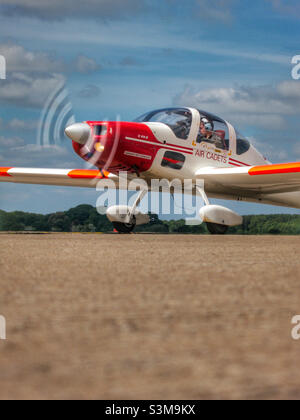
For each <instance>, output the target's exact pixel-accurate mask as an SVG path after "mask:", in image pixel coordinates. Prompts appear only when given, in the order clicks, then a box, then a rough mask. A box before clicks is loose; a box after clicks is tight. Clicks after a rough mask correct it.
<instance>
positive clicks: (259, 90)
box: [174, 81, 300, 129]
mask: <svg viewBox="0 0 300 420" xmlns="http://www.w3.org/2000/svg"><path fill="white" fill-rule="evenodd" d="M174 103H175V104H176V105H185V106H194V107H196V108H200V109H204V110H207V111H210V112H212V113H215V114H219V115H223V116H224V117H225V118H226V117H227V118H228V117H230V116H231V118H232V115H234V117H235V119H236V120H239V121H240V122H242V123H243V124H244V123H246V122H247V121H248V122H249V124H248V125H251V123H255V124H254V125H259V126H261V127H264V128H273V129H274V128H276V129H278V128H282V127H283V126H284V121H285V120H284V117H285V116H291V115H298V114H299V109H300V83H298V82H294V81H287V82H282V83H279V84H277V85H275V86H271V85H269V86H255V87H252V86H240V87H233V88H216V89H207V90H201V91H198V90H197V89H195V88H192V87H191V86H186V87H185V89H184V91H183V92H182V93H180V94H179V95H177V96H176V97H175V98H174Z"/></svg>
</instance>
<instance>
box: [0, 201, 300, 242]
mask: <svg viewBox="0 0 300 420" xmlns="http://www.w3.org/2000/svg"><path fill="white" fill-rule="evenodd" d="M150 220H151V221H150V223H149V224H148V225H144V226H138V227H137V228H136V231H137V232H153V233H166V234H167V233H182V234H208V231H207V228H206V225H205V224H201V225H198V226H187V225H186V224H185V221H184V220H170V221H166V220H160V219H159V217H158V216H157V215H155V214H150ZM112 229H113V228H112V224H111V223H110V222H109V220H108V219H107V217H106V216H103V215H99V214H98V212H97V210H96V208H94V207H93V206H90V205H85V204H83V205H80V206H77V207H75V208H72V209H70V210H68V211H64V212H57V213H51V214H47V215H41V214H33V213H25V212H20V211H16V212H10V213H8V212H5V211H2V210H0V231H13V232H15V231H17V232H20V231H36V232H103V233H107V232H111V231H112ZM229 233H231V234H239V235H266V234H267V235H299V234H300V215H291V214H271V215H255V216H244V221H243V224H242V225H241V226H237V227H234V228H230V230H229Z"/></svg>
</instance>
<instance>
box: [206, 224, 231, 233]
mask: <svg viewBox="0 0 300 420" xmlns="http://www.w3.org/2000/svg"><path fill="white" fill-rule="evenodd" d="M206 226H207V229H208V231H209V232H210V233H211V234H212V235H225V234H226V233H227V232H228V229H229V226H225V225H218V224H217V223H206Z"/></svg>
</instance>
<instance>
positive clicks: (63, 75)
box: [0, 0, 300, 214]
mask: <svg viewBox="0 0 300 420" xmlns="http://www.w3.org/2000/svg"><path fill="white" fill-rule="evenodd" d="M299 23H300V4H299V1H298V0H252V1H251V2H247V3H246V2H245V1H242V0H186V1H185V2H182V1H179V0H151V1H150V0H86V1H84V2H82V1H78V0H72V1H71V0H51V1H48V0H47V1H45V0H0V56H2V57H4V58H5V60H6V79H5V80H0V166H21V167H45V168H70V169H72V168H83V167H85V163H84V162H83V161H82V160H80V158H79V157H77V156H76V155H75V154H74V152H73V150H72V148H71V144H70V141H69V140H68V139H66V138H65V137H64V135H63V128H64V126H65V125H66V124H67V123H69V122H72V121H85V120H105V119H108V120H115V119H117V118H120V119H121V120H127V121H131V120H133V119H134V118H136V117H137V116H139V115H141V114H143V113H145V112H147V111H149V110H152V109H158V108H163V107H169V106H192V107H194V106H195V107H199V108H200V109H204V110H207V111H209V112H212V113H213V114H217V115H219V116H220V117H223V118H225V119H227V120H229V121H230V122H231V123H233V125H234V126H236V127H237V128H238V129H239V131H241V132H242V133H243V134H244V135H245V136H247V137H248V138H249V139H250V140H251V141H252V142H253V143H254V145H255V146H256V147H257V148H258V149H259V150H260V151H261V152H262V153H263V154H264V155H266V157H267V158H268V159H269V160H270V161H272V162H274V163H277V162H288V161H298V160H299V159H300V140H299V139H300V136H299V131H300V130H299V128H300V127H299V124H300V122H299V114H300V80H293V78H292V70H293V68H294V67H295V64H292V58H293V57H294V56H297V55H300V47H299V38H300V25H299ZM0 70H1V69H0ZM299 73H300V71H299ZM51 100H52V102H51ZM50 105H51V106H50ZM98 195H99V193H97V192H96V191H94V190H85V189H79V188H62V187H45V186H26V185H25V186H24V185H14V184H4V183H1V184H0V209H3V210H6V211H14V210H22V211H32V212H37V213H49V212H54V211H62V210H66V209H69V208H70V207H73V206H76V205H78V204H83V203H87V204H92V205H95V204H96V200H97V198H98ZM215 202H218V201H215ZM221 204H224V203H221ZM228 206H229V207H230V208H232V209H233V210H236V211H238V212H240V213H241V214H254V213H256V214H261V213H282V212H289V213H297V214H299V211H297V210H293V209H292V210H291V209H283V208H277V207H271V206H260V205H255V204H245V203H234V202H229V203H228Z"/></svg>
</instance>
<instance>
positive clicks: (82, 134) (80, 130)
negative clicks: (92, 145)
mask: <svg viewBox="0 0 300 420" xmlns="http://www.w3.org/2000/svg"><path fill="white" fill-rule="evenodd" d="M65 133H66V135H67V136H68V137H69V138H70V139H71V140H73V141H75V142H76V143H79V144H82V145H84V144H86V142H87V141H88V139H89V137H90V134H91V128H90V126H89V125H88V124H86V123H77V124H72V125H70V126H69V127H67V128H66V129H65Z"/></svg>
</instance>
